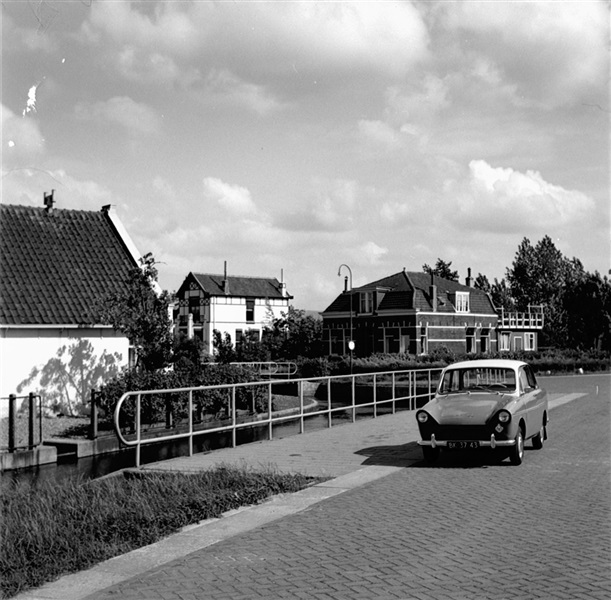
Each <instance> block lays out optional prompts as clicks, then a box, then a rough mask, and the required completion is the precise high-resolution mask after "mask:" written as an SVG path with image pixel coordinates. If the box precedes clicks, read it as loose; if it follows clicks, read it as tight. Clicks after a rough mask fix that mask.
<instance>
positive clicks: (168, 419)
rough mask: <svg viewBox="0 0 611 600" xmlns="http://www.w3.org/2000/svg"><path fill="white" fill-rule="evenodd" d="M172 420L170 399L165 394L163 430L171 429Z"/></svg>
mask: <svg viewBox="0 0 611 600" xmlns="http://www.w3.org/2000/svg"><path fill="white" fill-rule="evenodd" d="M173 425H174V418H173V415H172V398H171V396H169V395H167V394H166V398H165V428H166V429H172V426H173Z"/></svg>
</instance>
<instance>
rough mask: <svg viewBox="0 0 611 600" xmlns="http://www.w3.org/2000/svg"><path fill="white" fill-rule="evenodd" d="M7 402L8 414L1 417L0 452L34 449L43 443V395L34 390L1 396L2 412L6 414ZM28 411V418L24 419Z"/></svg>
mask: <svg viewBox="0 0 611 600" xmlns="http://www.w3.org/2000/svg"><path fill="white" fill-rule="evenodd" d="M7 402H8V416H7V417H6V418H3V419H0V431H1V434H0V452H14V451H15V450H32V449H34V448H36V447H37V446H39V445H40V444H41V443H42V398H41V396H40V395H38V394H34V393H33V392H30V393H29V394H28V395H27V396H17V395H16V394H9V396H8V398H0V414H5V403H7ZM37 405H38V406H37ZM26 412H27V418H25V419H24V418H23V416H24V414H25V413H26ZM36 432H38V436H36ZM26 439H27V443H26ZM5 440H6V441H7V443H6V444H5V443H4V441H5Z"/></svg>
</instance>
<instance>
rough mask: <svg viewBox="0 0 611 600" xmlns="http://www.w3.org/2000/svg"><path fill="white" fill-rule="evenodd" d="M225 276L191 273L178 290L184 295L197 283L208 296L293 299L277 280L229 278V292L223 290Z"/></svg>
mask: <svg viewBox="0 0 611 600" xmlns="http://www.w3.org/2000/svg"><path fill="white" fill-rule="evenodd" d="M223 279H224V276H223V275H212V274H209V273H189V275H188V276H187V278H186V279H185V281H184V282H183V284H182V285H181V286H180V289H179V290H178V294H179V295H182V291H183V289H184V288H185V286H188V285H190V282H191V281H195V282H196V283H197V284H198V285H199V287H200V288H201V289H202V291H203V292H204V293H205V294H207V295H208V296H230V297H231V296H240V297H243V298H244V297H245V298H289V299H290V298H292V296H289V295H288V294H286V293H284V294H283V293H282V285H281V284H280V282H279V281H278V280H277V279H276V278H270V277H242V276H231V275H230V276H227V283H228V291H227V293H225V291H224V289H223Z"/></svg>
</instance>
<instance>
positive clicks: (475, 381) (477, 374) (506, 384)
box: [439, 367, 516, 394]
mask: <svg viewBox="0 0 611 600" xmlns="http://www.w3.org/2000/svg"><path fill="white" fill-rule="evenodd" d="M515 389H516V375H515V372H514V370H513V369H503V368H491V367H485V368H481V367H480V368H470V367H469V368H465V369H449V370H447V371H446V372H445V373H444V376H443V379H442V380H441V383H440V384H439V393H440V394H452V393H455V392H477V391H492V392H501V393H507V392H514V391H515Z"/></svg>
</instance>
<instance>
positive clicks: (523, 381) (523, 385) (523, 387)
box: [520, 367, 531, 393]
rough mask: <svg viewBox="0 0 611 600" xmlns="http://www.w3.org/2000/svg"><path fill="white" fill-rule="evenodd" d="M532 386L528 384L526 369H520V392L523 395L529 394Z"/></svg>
mask: <svg viewBox="0 0 611 600" xmlns="http://www.w3.org/2000/svg"><path fill="white" fill-rule="evenodd" d="M530 389H531V386H530V385H529V383H528V376H527V375H526V369H524V368H523V367H522V368H521V369H520V391H521V392H522V393H525V392H528V391H529V390H530Z"/></svg>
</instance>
